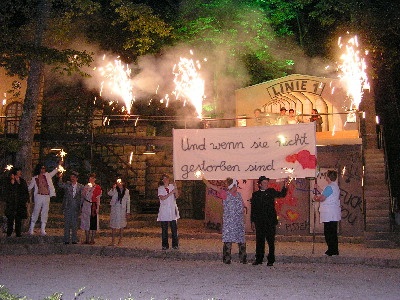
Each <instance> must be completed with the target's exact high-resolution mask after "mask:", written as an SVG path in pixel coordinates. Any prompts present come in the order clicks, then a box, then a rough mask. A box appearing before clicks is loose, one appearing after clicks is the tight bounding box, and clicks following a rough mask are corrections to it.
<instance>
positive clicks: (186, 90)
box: [172, 52, 205, 119]
mask: <svg viewBox="0 0 400 300" xmlns="http://www.w3.org/2000/svg"><path fill="white" fill-rule="evenodd" d="M191 54H192V52H191ZM200 68H201V66H200V63H199V62H198V61H197V62H196V64H195V62H194V61H193V59H188V58H183V57H181V58H180V61H179V63H178V64H176V65H175V66H174V69H173V71H172V73H173V74H174V75H175V78H174V83H175V86H176V88H175V91H174V92H173V94H174V95H175V97H176V99H179V98H180V97H181V96H182V97H184V98H185V103H186V100H188V101H189V102H190V103H191V104H192V105H193V106H194V107H195V109H196V112H197V117H198V118H200V119H201V116H202V109H203V107H202V106H203V99H204V98H205V96H204V80H203V79H201V78H200V75H199V73H198V70H200Z"/></svg>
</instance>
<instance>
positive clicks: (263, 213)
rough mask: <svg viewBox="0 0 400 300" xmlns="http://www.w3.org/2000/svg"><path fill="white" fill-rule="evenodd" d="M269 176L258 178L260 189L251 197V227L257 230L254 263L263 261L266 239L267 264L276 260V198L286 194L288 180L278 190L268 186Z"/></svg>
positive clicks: (270, 264) (272, 263)
mask: <svg viewBox="0 0 400 300" xmlns="http://www.w3.org/2000/svg"><path fill="white" fill-rule="evenodd" d="M268 183H269V178H267V177H265V176H261V177H260V178H259V179H258V185H259V190H258V191H256V192H254V193H253V195H252V197H251V228H252V229H253V231H254V230H255V231H256V258H255V261H254V262H253V265H260V264H262V263H263V260H264V254H265V240H266V241H267V243H268V249H269V252H268V256H267V260H268V263H267V266H273V265H274V262H275V234H276V225H278V218H277V214H276V210H275V198H283V197H285V196H286V193H287V188H286V182H285V183H284V186H283V187H282V190H281V191H280V192H278V191H277V190H275V189H273V188H268Z"/></svg>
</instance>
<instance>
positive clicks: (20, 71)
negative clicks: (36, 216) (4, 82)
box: [0, 0, 96, 175]
mask: <svg viewBox="0 0 400 300" xmlns="http://www.w3.org/2000/svg"><path fill="white" fill-rule="evenodd" d="M95 7H96V5H94V3H93V2H92V1H89V0H88V1H86V0H80V1H75V2H73V3H70V2H67V1H66V2H62V1H61V2H52V1H50V0H39V1H14V0H12V1H10V0H5V1H2V6H1V11H0V18H1V19H2V20H4V22H2V24H1V29H2V31H1V39H2V40H3V41H4V43H1V46H0V53H1V55H0V65H1V66H2V67H4V68H5V69H6V70H7V71H8V73H9V74H10V75H15V74H17V75H19V76H20V77H21V78H24V77H27V91H26V95H25V100H24V107H23V114H22V118H21V122H20V128H19V135H18V138H19V140H20V141H21V142H22V147H21V148H20V150H19V151H18V152H17V156H16V164H17V165H18V166H21V167H22V169H23V172H24V174H26V175H28V174H31V170H32V145H33V137H34V130H35V124H36V118H37V110H38V104H39V100H40V93H41V87H42V80H43V72H44V67H45V65H46V64H49V65H52V66H53V67H54V68H55V69H56V70H58V71H59V72H66V73H68V74H71V73H72V72H74V71H79V70H80V67H82V66H83V65H88V64H89V63H90V61H91V57H90V55H89V54H88V53H86V52H85V51H83V52H80V51H75V50H71V49H57V48H56V47H54V46H52V45H51V42H52V41H51V40H50V39H48V36H46V33H48V32H50V31H51V30H49V28H50V27H48V26H47V25H48V24H49V20H50V19H52V20H62V22H59V23H57V22H54V23H52V25H53V26H54V25H60V24H61V25H62V26H61V27H59V29H58V30H59V33H60V34H62V33H63V32H65V30H64V29H65V28H66V27H65V25H68V24H69V22H71V20H72V18H73V16H76V15H77V14H79V13H81V12H82V11H85V13H90V12H91V11H93V9H95ZM75 10H76V11H75ZM60 15H61V17H60ZM16 17H18V18H16ZM15 20H17V21H15ZM51 29H53V30H54V29H55V27H53V28H51ZM54 37H56V36H54ZM56 40H57V39H56V38H55V39H54V40H53V41H56Z"/></svg>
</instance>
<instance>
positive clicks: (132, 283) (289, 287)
mask: <svg viewBox="0 0 400 300" xmlns="http://www.w3.org/2000/svg"><path fill="white" fill-rule="evenodd" d="M169 251H172V250H169ZM0 269H1V273H0V285H4V286H5V287H6V288H8V289H9V291H10V292H11V293H12V294H17V295H19V296H27V298H28V299H33V300H39V299H44V298H45V297H47V296H50V295H51V294H52V293H54V292H60V293H63V298H62V299H64V300H69V299H74V297H75V293H76V292H78V291H79V289H80V288H83V287H84V288H85V289H84V291H83V294H81V295H80V296H79V297H78V298H77V299H89V298H91V297H96V298H97V297H99V298H101V299H112V300H114V299H127V298H129V297H131V299H157V300H158V299H399V295H400V285H399V278H400V269H399V268H383V267H371V266H365V265H349V264H343V265H342V264H321V263H318V264H303V263H299V264H296V263H276V264H275V266H274V267H267V266H266V265H265V264H264V265H259V266H252V265H251V264H247V265H242V264H239V263H237V262H233V263H232V264H231V265H224V264H223V263H221V262H219V261H199V260H198V261H191V260H167V259H166V260H163V259H160V258H151V257H149V258H131V257H121V256H118V257H108V256H107V257H104V256H96V255H80V254H75V255H71V254H69V255H40V256H39V255H20V256H7V255H5V256H0Z"/></svg>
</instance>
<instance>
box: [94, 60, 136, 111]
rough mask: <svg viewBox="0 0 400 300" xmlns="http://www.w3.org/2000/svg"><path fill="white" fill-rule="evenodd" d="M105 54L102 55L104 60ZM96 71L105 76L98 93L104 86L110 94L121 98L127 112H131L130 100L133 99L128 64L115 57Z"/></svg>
mask: <svg viewBox="0 0 400 300" xmlns="http://www.w3.org/2000/svg"><path fill="white" fill-rule="evenodd" d="M105 58H106V56H105V55H104V56H103V60H105ZM98 71H99V72H100V75H101V76H102V77H104V78H105V81H103V82H102V83H101V89H100V95H101V94H102V92H103V88H104V87H106V88H107V89H109V90H110V92H111V93H112V94H115V95H117V96H118V97H120V98H122V100H123V101H124V103H125V108H124V109H123V111H124V110H126V112H127V114H130V113H131V108H132V102H133V101H135V97H134V96H133V92H132V90H133V87H132V81H131V69H130V68H129V66H128V65H124V64H123V63H122V61H121V60H120V59H119V58H117V59H114V61H110V62H108V63H107V64H106V66H105V67H99V68H98Z"/></svg>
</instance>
